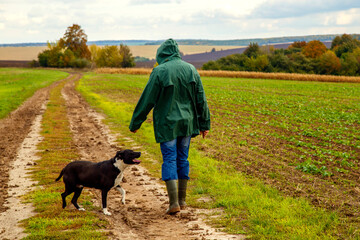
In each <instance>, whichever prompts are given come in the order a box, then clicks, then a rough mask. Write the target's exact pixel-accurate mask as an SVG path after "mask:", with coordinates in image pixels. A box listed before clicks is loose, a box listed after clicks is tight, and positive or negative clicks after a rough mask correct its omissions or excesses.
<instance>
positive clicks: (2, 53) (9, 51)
mask: <svg viewBox="0 0 360 240" xmlns="http://www.w3.org/2000/svg"><path fill="white" fill-rule="evenodd" d="M158 47H159V46H158V45H144V46H129V48H130V50H131V53H132V54H133V56H140V57H146V58H150V59H153V58H155V55H156V50H157V49H158ZM179 47H180V51H181V52H183V53H184V54H195V53H203V52H210V51H211V50H212V49H213V48H215V49H216V50H217V51H219V50H226V49H232V48H238V47H239V46H205V45H180V46H179ZM45 49H47V46H36V47H0V60H29V61H30V60H33V59H37V56H38V54H39V53H40V52H42V51H43V50H45Z"/></svg>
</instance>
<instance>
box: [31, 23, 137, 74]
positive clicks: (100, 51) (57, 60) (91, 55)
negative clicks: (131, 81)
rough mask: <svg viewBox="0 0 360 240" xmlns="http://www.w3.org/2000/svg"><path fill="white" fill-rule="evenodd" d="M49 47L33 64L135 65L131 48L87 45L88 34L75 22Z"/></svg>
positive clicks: (73, 65)
mask: <svg viewBox="0 0 360 240" xmlns="http://www.w3.org/2000/svg"><path fill="white" fill-rule="evenodd" d="M47 45H48V48H47V49H46V50H44V51H42V52H41V53H39V55H38V62H36V61H35V62H33V65H34V66H36V65H40V66H42V67H56V68H65V67H75V68H85V67H124V68H126V67H133V66H135V61H134V57H133V56H132V53H131V51H130V48H129V47H128V46H126V45H124V44H120V46H115V45H113V46H104V47H99V46H96V45H95V44H94V45H91V46H90V47H88V45H87V35H86V34H85V32H84V30H83V29H81V26H79V25H78V24H73V25H72V26H70V27H68V28H67V30H66V32H65V34H64V36H63V37H62V38H60V40H58V41H56V42H54V43H48V44H47Z"/></svg>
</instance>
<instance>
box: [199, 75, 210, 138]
mask: <svg viewBox="0 0 360 240" xmlns="http://www.w3.org/2000/svg"><path fill="white" fill-rule="evenodd" d="M196 110H197V114H198V121H199V128H200V131H206V130H210V111H209V107H208V104H207V101H206V97H205V92H204V88H203V85H202V82H201V79H200V75H199V74H196Z"/></svg>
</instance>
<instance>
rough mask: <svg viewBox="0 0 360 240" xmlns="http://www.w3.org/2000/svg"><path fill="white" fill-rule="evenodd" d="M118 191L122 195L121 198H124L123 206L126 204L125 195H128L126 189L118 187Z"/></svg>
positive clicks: (122, 200) (122, 199)
mask: <svg viewBox="0 0 360 240" xmlns="http://www.w3.org/2000/svg"><path fill="white" fill-rule="evenodd" d="M116 190H118V191H119V192H120V193H121V196H122V198H121V202H122V204H125V195H126V191H125V189H123V188H122V187H121V186H120V185H117V186H116Z"/></svg>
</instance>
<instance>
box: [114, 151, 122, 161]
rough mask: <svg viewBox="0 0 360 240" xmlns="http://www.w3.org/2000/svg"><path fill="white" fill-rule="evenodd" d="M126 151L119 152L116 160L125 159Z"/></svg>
mask: <svg viewBox="0 0 360 240" xmlns="http://www.w3.org/2000/svg"><path fill="white" fill-rule="evenodd" d="M123 157H124V151H117V152H116V155H115V159H123Z"/></svg>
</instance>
